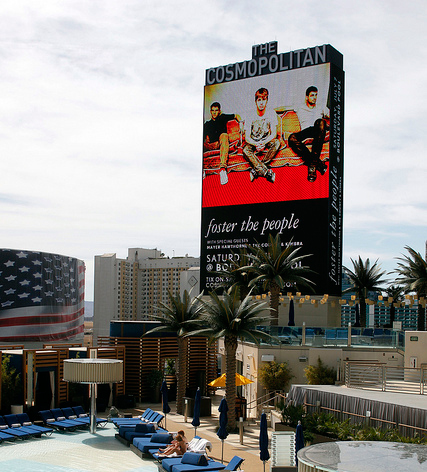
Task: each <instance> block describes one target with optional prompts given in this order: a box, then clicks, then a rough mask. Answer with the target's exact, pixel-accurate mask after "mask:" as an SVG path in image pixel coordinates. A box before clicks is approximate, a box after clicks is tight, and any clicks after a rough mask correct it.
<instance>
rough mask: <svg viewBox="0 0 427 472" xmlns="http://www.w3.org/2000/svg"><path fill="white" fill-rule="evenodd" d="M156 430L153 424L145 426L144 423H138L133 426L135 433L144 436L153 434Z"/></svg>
mask: <svg viewBox="0 0 427 472" xmlns="http://www.w3.org/2000/svg"><path fill="white" fill-rule="evenodd" d="M155 432H156V428H155V426H154V425H153V424H145V423H140V424H137V425H135V433H144V434H149V433H155Z"/></svg>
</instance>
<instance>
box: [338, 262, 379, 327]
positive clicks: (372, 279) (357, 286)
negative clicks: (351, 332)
mask: <svg viewBox="0 0 427 472" xmlns="http://www.w3.org/2000/svg"><path fill="white" fill-rule="evenodd" d="M350 260H351V262H352V264H353V270H350V269H349V268H347V267H343V269H344V271H345V273H346V274H347V276H348V278H349V279H350V283H351V284H352V286H351V287H349V288H348V289H346V290H344V292H343V293H349V292H356V296H357V298H358V299H359V305H360V325H361V326H362V327H365V326H366V298H367V297H368V292H380V291H381V287H380V285H381V284H383V283H386V282H387V281H386V280H381V277H382V276H383V275H384V274H385V271H383V272H382V271H381V267H380V266H379V265H378V259H377V260H376V261H375V263H374V264H373V265H372V267H371V262H370V261H369V258H368V259H366V261H365V262H363V261H362V258H361V257H360V256H359V259H358V260H357V261H354V260H353V259H350Z"/></svg>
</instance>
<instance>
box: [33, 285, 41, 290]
mask: <svg viewBox="0 0 427 472" xmlns="http://www.w3.org/2000/svg"><path fill="white" fill-rule="evenodd" d="M33 289H34V290H42V289H43V287H42V286H41V285H35V286H34V287H33Z"/></svg>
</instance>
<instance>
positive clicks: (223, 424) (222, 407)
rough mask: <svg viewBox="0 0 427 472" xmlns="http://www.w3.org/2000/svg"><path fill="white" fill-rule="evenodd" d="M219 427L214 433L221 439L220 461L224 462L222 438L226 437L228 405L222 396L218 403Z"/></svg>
mask: <svg viewBox="0 0 427 472" xmlns="http://www.w3.org/2000/svg"><path fill="white" fill-rule="evenodd" d="M218 411H219V429H218V432H217V433H216V435H217V436H218V437H219V439H221V462H222V463H224V439H226V438H227V436H228V433H227V423H228V415H227V411H228V405H227V400H226V399H225V398H223V399H222V400H221V403H220V404H219V408H218Z"/></svg>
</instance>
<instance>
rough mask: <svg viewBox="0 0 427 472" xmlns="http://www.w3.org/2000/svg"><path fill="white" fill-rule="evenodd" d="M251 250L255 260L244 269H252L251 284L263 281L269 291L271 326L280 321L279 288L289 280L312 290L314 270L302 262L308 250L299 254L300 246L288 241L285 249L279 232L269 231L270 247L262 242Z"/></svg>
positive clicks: (251, 257)
mask: <svg viewBox="0 0 427 472" xmlns="http://www.w3.org/2000/svg"><path fill="white" fill-rule="evenodd" d="M248 249H249V251H250V252H251V254H248V257H249V258H250V259H251V260H252V261H253V264H252V265H250V266H247V267H243V268H242V269H241V270H248V271H250V272H253V273H254V275H255V277H254V278H253V279H252V280H251V281H250V282H249V286H254V285H256V284H261V286H262V287H263V289H264V290H269V291H270V308H271V321H270V324H271V325H272V326H277V325H278V324H279V297H280V291H281V290H283V289H284V287H285V286H286V283H289V282H291V283H294V285H295V288H296V289H298V288H301V287H307V288H309V289H310V290H313V288H312V286H313V285H314V282H312V281H311V280H309V279H308V278H307V276H309V275H310V274H314V273H315V272H314V271H312V270H311V269H309V268H308V266H303V265H302V264H301V261H302V260H303V259H305V258H306V257H309V256H310V255H309V254H306V255H301V256H298V255H297V253H298V251H299V250H300V249H301V248H300V247H298V248H296V249H295V248H294V247H293V246H292V244H288V245H287V246H286V247H285V248H284V249H283V247H282V242H281V240H280V234H277V235H276V236H273V235H272V234H269V235H268V248H267V250H266V251H265V250H264V249H262V248H261V247H260V246H248Z"/></svg>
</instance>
